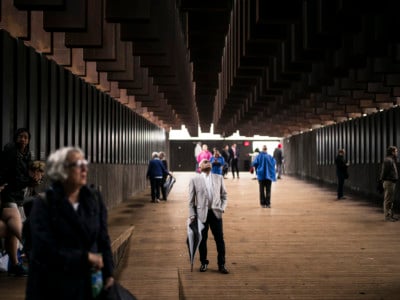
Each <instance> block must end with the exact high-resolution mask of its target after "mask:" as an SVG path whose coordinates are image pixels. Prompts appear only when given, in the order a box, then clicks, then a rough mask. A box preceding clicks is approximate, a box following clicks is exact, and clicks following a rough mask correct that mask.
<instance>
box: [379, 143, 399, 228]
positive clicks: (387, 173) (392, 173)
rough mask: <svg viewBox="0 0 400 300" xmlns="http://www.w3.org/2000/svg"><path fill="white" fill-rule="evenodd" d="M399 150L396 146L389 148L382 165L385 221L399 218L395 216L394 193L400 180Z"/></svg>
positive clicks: (381, 177)
mask: <svg viewBox="0 0 400 300" xmlns="http://www.w3.org/2000/svg"><path fill="white" fill-rule="evenodd" d="M397 155H398V150H397V148H396V147H395V146H390V147H388V149H387V151H386V157H385V159H384V161H383V164H382V170H381V176H380V179H381V180H382V182H383V189H384V201H383V214H384V217H385V219H384V220H385V221H389V222H394V221H397V220H398V218H396V217H394V215H393V203H394V195H395V194H394V192H395V189H396V182H397V181H398V180H399V175H398V171H397V166H396V161H397Z"/></svg>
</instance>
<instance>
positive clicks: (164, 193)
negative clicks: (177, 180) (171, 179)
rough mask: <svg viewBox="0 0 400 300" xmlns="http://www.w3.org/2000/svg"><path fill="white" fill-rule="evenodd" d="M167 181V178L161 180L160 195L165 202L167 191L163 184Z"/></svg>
mask: <svg viewBox="0 0 400 300" xmlns="http://www.w3.org/2000/svg"><path fill="white" fill-rule="evenodd" d="M166 181H167V177H163V178H162V179H161V195H162V199H163V200H167V191H166V189H165V186H164V185H165V182H166Z"/></svg>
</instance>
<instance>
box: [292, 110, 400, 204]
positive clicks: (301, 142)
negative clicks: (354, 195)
mask: <svg viewBox="0 0 400 300" xmlns="http://www.w3.org/2000/svg"><path fill="white" fill-rule="evenodd" d="M390 145H395V146H397V147H399V146H400V107H395V108H393V109H390V110H387V111H383V112H377V113H375V114H373V115H369V116H366V117H363V118H358V119H354V120H350V121H348V122H344V123H339V124H336V125H332V126H327V127H324V128H320V129H317V130H313V131H310V132H307V133H303V134H300V135H296V136H292V137H290V138H286V139H285V140H284V156H285V170H286V172H287V173H289V174H294V175H298V176H301V177H307V178H311V179H316V180H319V181H322V182H326V183H332V184H336V169H335V164H334V159H335V157H336V155H337V150H338V149H339V148H344V149H345V151H346V157H347V159H348V161H349V163H350V166H349V174H350V178H349V179H348V180H346V183H345V186H346V188H348V189H350V190H353V191H356V192H360V193H362V194H365V195H367V196H371V197H378V196H379V195H378V193H377V191H376V182H377V179H378V177H379V172H380V168H381V163H382V161H383V159H384V157H385V155H386V149H387V147H388V146H390ZM399 171H400V169H399ZM399 190H400V189H399V188H398V189H397V197H399Z"/></svg>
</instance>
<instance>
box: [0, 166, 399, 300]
mask: <svg viewBox="0 0 400 300" xmlns="http://www.w3.org/2000/svg"><path fill="white" fill-rule="evenodd" d="M193 175H194V174H193V173H188V172H179V173H178V172H177V173H175V176H176V179H177V182H176V183H175V185H174V187H173V190H172V192H171V194H170V196H169V199H168V201H167V202H161V203H159V204H153V203H150V201H149V200H150V196H149V191H145V192H144V193H142V194H141V195H139V196H136V197H134V198H132V199H130V200H129V201H127V202H124V203H123V204H122V205H120V206H119V207H117V208H115V209H113V210H111V211H110V213H109V224H110V230H112V229H113V228H115V227H118V226H127V225H133V226H134V230H133V235H132V237H131V239H130V244H129V247H128V249H127V252H126V255H125V259H124V261H123V267H122V270H121V272H120V273H119V274H118V278H119V281H120V282H121V283H122V284H123V285H124V286H126V287H127V288H128V289H130V290H131V291H132V292H133V293H134V294H135V295H136V296H137V298H138V299H139V300H145V299H152V300H154V299H188V300H190V299H215V300H217V299H218V300H220V299H241V300H242V299H246V300H247V299H277V300H280V299H304V300H306V299H307V300H308V299H318V300H321V299H349V300H350V299H351V300H357V299H385V300H389V299H398V295H399V293H400V286H399V284H398V283H399V282H400V256H399V255H398V250H399V249H400V236H399V229H400V222H395V223H390V222H383V214H382V212H381V208H380V207H378V206H377V205H374V204H371V203H370V202H367V201H366V200H364V199H361V198H358V197H355V196H351V195H346V196H347V199H345V200H340V201H337V200H336V194H335V190H334V189H333V188H328V187H321V186H318V185H316V184H314V183H308V182H306V181H303V180H299V179H295V178H294V177H287V176H285V177H283V179H282V180H279V181H277V182H276V183H274V184H273V186H272V201H271V205H272V208H270V209H268V208H261V207H260V206H259V204H258V184H257V181H256V180H253V179H252V176H253V175H251V174H249V173H243V172H242V173H241V178H240V179H232V178H231V175H230V177H229V178H228V179H226V180H225V184H226V188H227V191H228V201H229V202H228V208H227V210H226V213H225V216H224V233H225V242H226V250H227V265H226V266H227V268H228V269H229V270H230V274H228V275H222V274H220V273H218V272H217V265H216V251H215V244H214V241H213V239H212V235H211V234H210V236H211V239H209V243H208V245H209V260H210V265H209V269H208V271H207V272H206V273H200V272H199V271H198V269H199V267H200V264H199V262H198V254H197V255H196V261H195V265H194V270H193V272H190V264H189V259H188V252H187V248H186V243H185V241H186V218H187V187H188V181H189V178H190V177H191V176H193ZM209 238H210V237H209ZM24 281H25V279H21V278H9V277H7V276H4V275H2V276H1V277H0V294H1V295H2V297H1V299H24V298H23V289H24ZM13 289H14V290H13ZM15 289H17V290H15ZM55 299H56V298H55Z"/></svg>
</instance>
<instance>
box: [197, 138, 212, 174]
mask: <svg viewBox="0 0 400 300" xmlns="http://www.w3.org/2000/svg"><path fill="white" fill-rule="evenodd" d="M211 156H212V154H211V152H210V151H208V146H207V145H206V144H203V146H202V150H201V151H200V153H199V155H197V162H198V163H199V165H200V162H201V161H202V160H203V159H207V160H210V159H211ZM198 173H201V170H200V166H199V169H198Z"/></svg>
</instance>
